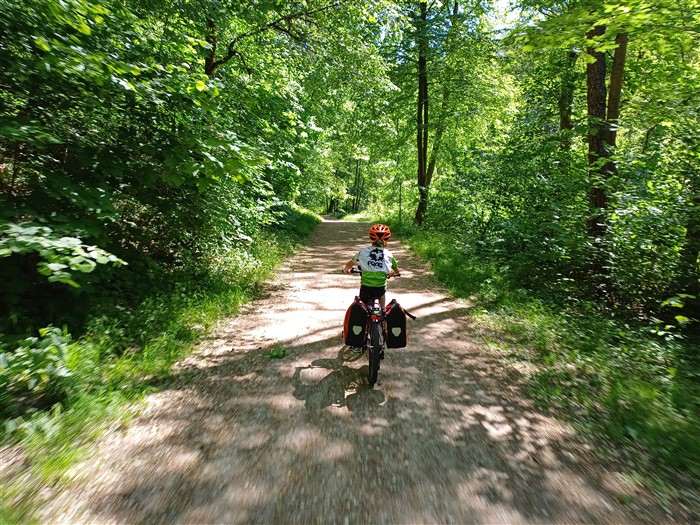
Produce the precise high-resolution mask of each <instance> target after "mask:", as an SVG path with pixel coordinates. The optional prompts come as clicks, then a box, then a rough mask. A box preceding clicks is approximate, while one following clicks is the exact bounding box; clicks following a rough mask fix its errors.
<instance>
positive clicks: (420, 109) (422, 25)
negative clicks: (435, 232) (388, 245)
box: [415, 2, 429, 225]
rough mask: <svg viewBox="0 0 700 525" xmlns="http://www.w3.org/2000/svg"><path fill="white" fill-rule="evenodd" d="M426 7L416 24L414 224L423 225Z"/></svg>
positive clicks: (423, 5)
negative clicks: (416, 165) (416, 96)
mask: <svg viewBox="0 0 700 525" xmlns="http://www.w3.org/2000/svg"><path fill="white" fill-rule="evenodd" d="M427 20H428V6H427V3H426V2H421V3H420V20H419V22H418V28H417V29H418V31H417V33H418V103H417V112H416V146H417V148H418V194H419V197H420V198H419V201H418V208H417V209H416V217H415V221H416V224H418V225H421V224H423V219H424V217H425V212H426V210H427V208H428V185H429V182H428V178H427V177H428V165H427V163H428V74H427V64H428V37H427V34H426V33H427V27H426V25H427Z"/></svg>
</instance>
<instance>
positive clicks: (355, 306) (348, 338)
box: [343, 297, 368, 348]
mask: <svg viewBox="0 0 700 525" xmlns="http://www.w3.org/2000/svg"><path fill="white" fill-rule="evenodd" d="M367 316H368V312H367V307H366V306H365V303H363V302H362V301H361V300H360V298H359V297H355V300H354V301H353V303H352V304H351V305H350V307H349V308H348V311H347V312H345V322H344V323H343V341H345V344H346V345H348V346H353V347H355V348H358V347H361V346H364V344H365V331H366V329H367Z"/></svg>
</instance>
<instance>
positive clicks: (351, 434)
mask: <svg viewBox="0 0 700 525" xmlns="http://www.w3.org/2000/svg"><path fill="white" fill-rule="evenodd" d="M367 226H368V225H366V224H360V223H347V222H338V221H325V222H324V223H323V224H321V225H320V226H319V228H318V230H317V232H316V233H315V235H314V236H313V238H312V239H311V240H310V242H309V243H308V247H306V248H305V249H303V250H301V251H299V252H298V254H297V255H296V256H294V257H293V258H292V259H290V260H289V261H288V262H287V264H286V266H285V267H284V268H283V270H282V271H281V272H280V273H279V276H278V278H277V280H276V281H274V282H273V283H270V285H269V288H268V292H267V293H268V296H267V297H265V298H262V299H260V300H258V301H256V302H254V303H252V304H250V305H248V306H247V307H246V309H245V311H244V312H243V313H242V314H241V315H240V316H238V317H235V318H231V319H227V320H226V321H224V322H222V323H221V324H220V325H219V326H218V328H217V329H216V330H215V331H214V333H213V334H212V335H211V336H210V337H209V338H208V339H207V340H205V341H204V342H203V343H202V345H201V348H200V349H199V350H198V351H197V352H196V353H195V354H193V355H192V356H191V357H190V358H188V359H186V360H185V361H184V362H182V363H180V364H178V365H177V367H176V369H175V374H176V376H177V378H176V380H175V381H173V385H174V386H172V387H171V388H169V389H166V390H164V391H162V392H159V393H157V394H154V395H152V396H150V397H149V398H148V399H147V401H146V407H145V408H144V410H143V411H142V413H141V415H140V416H139V417H138V418H137V419H136V420H135V421H134V422H133V423H132V424H131V425H130V426H129V428H128V429H126V430H124V431H122V432H119V433H113V434H111V435H110V436H107V437H105V438H104V439H103V440H102V442H100V443H99V447H98V449H97V451H96V452H95V455H94V456H93V457H91V458H90V460H89V461H87V462H86V463H84V464H83V465H81V466H80V467H79V468H77V469H76V470H75V472H73V474H74V475H75V477H76V479H75V482H74V483H73V484H71V487H70V488H66V489H63V491H62V492H60V493H58V494H56V495H55V496H53V497H52V502H51V504H49V505H47V507H46V509H45V510H44V512H43V514H42V519H43V520H46V521H51V522H68V523H148V524H156V523H168V524H170V523H173V524H175V523H182V524H199V523H271V524H277V523H340V524H355V523H399V524H408V523H628V522H632V521H633V522H639V521H647V519H645V518H644V515H633V514H630V509H629V508H625V507H623V506H622V505H621V504H620V503H619V502H618V498H617V497H615V494H616V493H617V490H618V487H617V485H619V480H618V479H617V477H616V476H615V475H614V474H613V473H609V472H607V471H606V469H605V467H604V466H601V465H597V464H596V462H595V460H594V459H593V458H592V454H591V452H590V451H588V450H586V449H585V447H582V446H581V445H580V444H578V443H579V442H578V441H577V439H576V437H575V435H574V432H573V431H572V430H571V429H570V428H568V427H567V426H566V425H564V424H562V423H561V422H559V421H557V420H556V419H554V418H553V417H551V416H548V415H546V414H545V413H543V412H541V411H538V410H537V409H536V408H535V407H534V406H533V405H532V404H531V403H530V402H529V401H528V400H527V397H526V396H525V394H524V393H523V392H522V387H521V385H519V384H518V381H517V378H514V377H515V376H513V375H512V374H511V375H509V374H507V373H506V371H505V370H503V369H502V366H501V365H499V362H498V359H497V356H495V355H493V354H492V353H491V352H490V351H487V350H486V349H485V348H483V347H482V346H480V345H479V344H478V343H477V342H476V341H477V340H478V338H475V334H477V333H478V327H476V326H474V325H473V324H472V321H471V320H470V316H469V304H467V303H465V302H463V301H459V300H455V299H452V298H449V297H448V296H447V295H446V294H444V293H443V292H442V291H441V290H440V289H439V288H438V287H436V285H435V284H434V282H433V281H432V277H431V274H430V271H429V269H428V268H427V266H426V265H425V264H424V263H423V262H421V261H420V260H419V259H418V258H417V257H414V256H412V255H411V254H410V253H408V252H406V251H404V250H402V249H401V248H400V247H399V246H398V245H397V244H396V243H391V244H390V248H391V249H392V250H394V253H395V254H396V257H397V259H398V261H399V266H400V268H401V270H402V275H403V276H402V278H401V279H397V280H392V281H391V282H390V290H389V293H388V300H391V298H393V297H397V298H398V299H399V302H400V303H401V304H402V305H403V306H404V307H405V308H406V309H408V310H409V311H411V312H412V313H414V314H415V315H417V316H418V319H417V320H416V321H414V322H410V321H409V322H410V324H409V346H408V348H406V349H399V350H390V351H387V356H386V359H385V360H384V361H383V363H382V368H381V370H380V372H379V381H378V383H377V385H375V387H374V388H370V387H369V386H368V385H367V382H366V379H365V377H366V374H367V364H366V358H364V357H363V358H361V359H359V360H355V361H353V360H352V358H351V356H350V355H349V354H348V352H347V351H346V350H345V349H344V347H343V344H342V337H341V324H342V319H343V315H344V312H345V309H346V308H347V306H348V305H349V304H350V302H351V300H352V298H353V296H354V294H355V292H356V290H357V287H358V286H359V279H357V278H356V277H355V276H346V275H342V274H341V273H340V268H341V267H342V265H343V264H344V263H345V261H347V260H348V259H349V258H350V257H351V256H352V254H353V253H354V252H355V251H356V250H357V249H358V248H360V247H361V246H363V245H365V242H366V241H365V239H366V232H367ZM277 346H279V347H282V348H284V349H286V351H287V355H286V357H285V358H283V359H270V358H266V357H264V356H263V355H262V354H263V353H264V352H267V351H269V350H270V349H272V348H275V347H277ZM656 522H657V523H658V522H659V521H658V520H656Z"/></svg>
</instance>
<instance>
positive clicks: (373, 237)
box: [369, 224, 391, 244]
mask: <svg viewBox="0 0 700 525" xmlns="http://www.w3.org/2000/svg"><path fill="white" fill-rule="evenodd" d="M390 238H391V230H390V229H389V227H388V226H387V225H385V224H375V225H373V226H372V227H371V228H370V229H369V240H370V241H372V244H374V243H375V242H377V241H379V240H380V239H381V240H382V241H384V242H388V241H389V239H390Z"/></svg>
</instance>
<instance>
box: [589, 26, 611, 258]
mask: <svg viewBox="0 0 700 525" xmlns="http://www.w3.org/2000/svg"><path fill="white" fill-rule="evenodd" d="M604 33H605V26H596V27H595V28H593V29H592V30H591V31H590V32H589V33H588V38H589V39H592V38H594V37H596V36H600V35H603V34H604ZM588 54H589V55H591V56H593V57H594V58H595V60H594V61H593V62H591V63H589V64H588V65H587V67H586V78H587V103H588V177H589V182H590V189H589V191H588V204H589V207H590V214H591V216H590V217H589V219H588V225H587V226H588V235H589V236H591V237H593V239H594V243H596V244H599V243H600V241H601V240H602V238H603V237H604V235H605V232H606V226H605V218H604V210H605V208H607V205H608V198H607V194H606V192H605V182H606V180H607V176H606V172H605V170H604V166H605V164H606V162H605V159H606V158H607V156H608V151H607V147H606V143H605V139H606V135H607V133H606V131H607V129H606V128H607V126H606V122H605V118H606V112H605V99H606V87H605V78H606V71H605V54H604V53H601V52H599V51H596V50H594V49H592V48H589V49H588ZM597 269H598V270H600V269H601V268H597Z"/></svg>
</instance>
